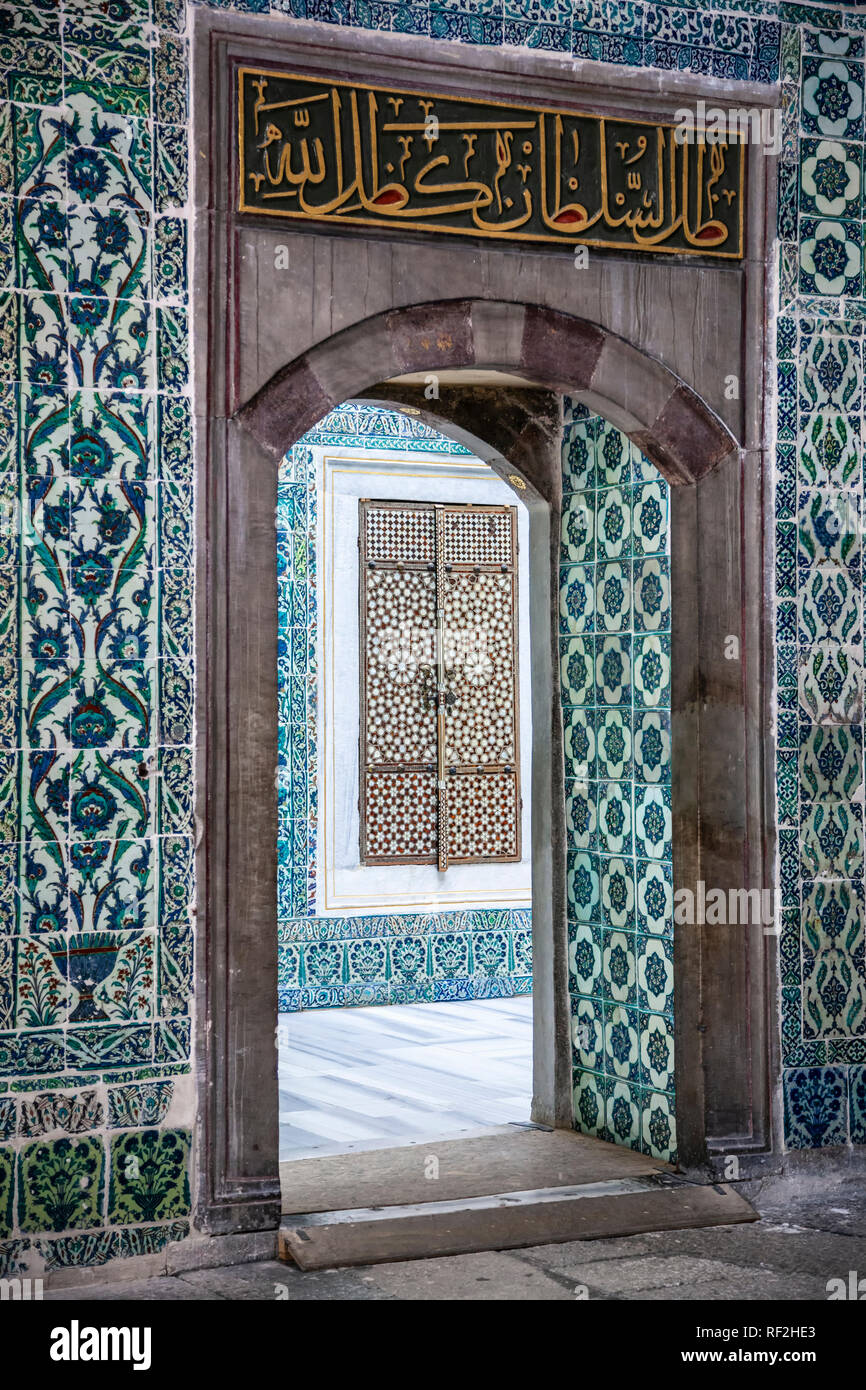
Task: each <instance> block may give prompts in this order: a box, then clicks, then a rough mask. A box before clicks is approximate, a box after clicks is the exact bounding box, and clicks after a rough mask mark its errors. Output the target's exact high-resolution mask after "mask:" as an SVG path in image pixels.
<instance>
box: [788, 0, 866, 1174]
mask: <svg viewBox="0 0 866 1390" xmlns="http://www.w3.org/2000/svg"><path fill="white" fill-rule="evenodd" d="M842 22H845V23H848V24H851V25H855V24H856V26H857V32H856V33H850V32H848V33H846V32H843V31H842V30H841V29H840V27H839V26H840V23H842ZM864 41H866V15H859V16H857V17H856V18H855V17H853V16H848V17H847V18H846V19H845V20H844V21H842V20H841V19H840V18H839V17H837V18H836V22H835V24H834V31H833V32H832V33H826V32H819V31H815V30H813V29H810V28H805V27H804V28H802V29H799V30H798V29H795V28H790V29H786V30H785V31H784V36H783V47H782V77H783V83H784V86H783V91H784V94H785V108H786V111H787V113H788V121H787V129H786V139H785V147H784V151H783V164H782V178H781V199H780V209H779V213H780V233H781V236H782V238H783V244H782V249H781V285H780V296H781V304H780V307H781V310H782V313H781V316H780V318H779V320H778V324H777V331H778V332H777V336H778V342H777V352H778V359H779V361H778V444H777V451H776V453H777V466H776V518H777V521H776V599H777V604H776V615H777V616H776V637H777V652H776V656H777V678H778V703H779V717H778V763H777V789H778V815H779V840H780V866H781V885H782V892H783V903H784V909H785V911H784V922H783V930H782V938H781V943H780V944H781V959H782V1049H783V1066H784V1071H783V1082H784V1097H785V1129H786V1135H787V1140H788V1143H789V1144H790V1145H792V1146H794V1147H801V1148H812V1147H817V1146H824V1145H831V1144H844V1143H845V1142H846V1141H848V1140H849V1139H850V1140H851V1141H852V1142H853V1143H860V1144H862V1143H866V1067H864V1065H863V1064H864V1062H866V954H864V940H866V923H864V900H863V846H864V838H863V585H862V574H863V554H862V552H863V545H862V525H863V520H864V508H863V446H862V438H863V435H862V426H863V365H864V364H863V341H864V339H863V334H864V326H866V299H864V294H866V284H864V278H863V257H862V250H863V215H864V204H863V169H864V116H863V104H864V51H866V49H864Z"/></svg>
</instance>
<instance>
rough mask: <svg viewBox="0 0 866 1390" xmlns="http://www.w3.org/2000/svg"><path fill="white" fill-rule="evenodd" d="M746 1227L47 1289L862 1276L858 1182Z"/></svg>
mask: <svg viewBox="0 0 866 1390" xmlns="http://www.w3.org/2000/svg"><path fill="white" fill-rule="evenodd" d="M752 1201H753V1203H754V1204H755V1205H756V1207H757V1208H758V1210H759V1211H761V1213H762V1219H761V1221H759V1222H755V1223H754V1224H752V1225H746V1226H716V1227H712V1228H710V1229H706V1230H697V1231H695V1230H693V1231H666V1232H659V1233H655V1234H651V1235H638V1236H628V1237H624V1238H621V1239H617V1240H592V1241H571V1242H568V1243H566V1244H562V1245H543V1246H535V1247H533V1248H531V1249H527V1250H514V1251H490V1252H485V1253H483V1254H477V1255H455V1256H450V1257H446V1258H440V1259H431V1260H414V1261H411V1262H408V1263H401V1264H382V1265H373V1266H366V1267H359V1268H355V1269H337V1270H329V1271H326V1272H322V1271H310V1272H307V1273H304V1272H302V1271H301V1270H298V1269H296V1268H294V1267H292V1266H288V1265H283V1264H278V1263H277V1262H276V1261H274V1260H261V1261H257V1262H255V1263H250V1264H240V1265H230V1266H223V1267H221V1268H216V1269H198V1270H194V1271H190V1272H187V1273H183V1274H176V1275H172V1276H163V1277H157V1278H151V1279H146V1280H141V1281H138V1282H127V1283H115V1284H112V1285H109V1284H98V1285H97V1284H92V1285H90V1286H89V1287H87V1288H76V1289H73V1288H64V1289H55V1290H51V1289H50V1288H49V1289H48V1290H47V1291H46V1294H45V1297H46V1299H55V1300H79V1299H86V1300H105V1299H123V1300H142V1301H150V1300H154V1299H193V1300H208V1301H218V1300H228V1301H234V1300H238V1299H240V1300H256V1301H269V1300H276V1299H288V1300H289V1301H297V1300H317V1299H319V1300H401V1301H405V1300H428V1299H431V1300H450V1299H455V1300H530V1301H533V1300H559V1301H562V1300H565V1299H568V1300H574V1299H576V1298H588V1299H589V1300H595V1301H611V1300H613V1301H617V1300H625V1301H634V1300H640V1299H648V1300H654V1301H664V1300H669V1301H677V1302H679V1301H685V1300H700V1301H701V1302H714V1301H715V1302H718V1301H721V1302H724V1301H726V1300H729V1299H744V1298H745V1299H752V1300H758V1301H779V1302H787V1301H799V1300H818V1301H826V1300H827V1281H828V1280H829V1279H836V1278H841V1279H845V1280H847V1279H848V1275H849V1271H851V1270H856V1271H859V1275H860V1277H864V1276H866V1180H857V1181H848V1182H845V1183H842V1184H838V1185H836V1186H831V1185H830V1184H829V1183H828V1184H827V1186H826V1188H825V1189H824V1190H822V1191H820V1192H819V1193H818V1194H817V1195H816V1194H815V1192H814V1190H813V1191H812V1193H811V1195H809V1196H801V1197H792V1196H791V1195H789V1194H788V1193H786V1192H785V1191H784V1190H781V1191H779V1190H776V1192H775V1195H773V1194H772V1193H770V1194H768V1195H766V1196H764V1197H763V1198H762V1196H761V1194H760V1193H758V1194H757V1195H755V1194H754V1193H753V1194H752Z"/></svg>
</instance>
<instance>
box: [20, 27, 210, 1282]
mask: <svg viewBox="0 0 866 1390" xmlns="http://www.w3.org/2000/svg"><path fill="white" fill-rule="evenodd" d="M103 9H104V7H102V6H99V5H96V4H88V3H81V2H78V3H70V4H69V5H67V7H66V9H65V11H63V12H61V11H60V10H59V8H58V7H57V6H56V5H52V4H51V3H47V0H46V2H45V3H38V4H8V5H3V7H2V9H0V74H2V76H0V223H2V225H0V285H2V293H0V456H2V463H0V489H2V499H0V633H2V656H0V660H2V686H0V700H2V711H0V750H2V751H0V769H2V772H0V835H2V841H0V1070H2V1078H3V1079H2V1082H0V1137H2V1138H3V1139H5V1140H7V1141H8V1144H7V1147H5V1148H4V1149H3V1150H2V1158H0V1237H4V1238H5V1239H4V1240H3V1241H2V1242H0V1266H2V1267H3V1269H4V1270H5V1269H7V1268H12V1269H14V1268H15V1266H16V1264H17V1263H18V1262H19V1261H22V1260H23V1261H24V1262H29V1263H31V1264H33V1265H34V1266H35V1267H37V1268H39V1267H41V1265H42V1262H43V1261H44V1266H45V1267H46V1268H49V1269H51V1268H56V1267H58V1266H63V1265H68V1264H82V1263H88V1264H98V1263H102V1262H104V1261H105V1260H106V1259H108V1258H109V1257H111V1256H115V1255H138V1254H143V1253H148V1252H153V1251H158V1250H160V1249H161V1248H162V1247H164V1246H165V1244H166V1243H167V1242H169V1241H174V1240H177V1239H180V1238H182V1237H183V1236H184V1235H185V1234H186V1232H187V1229H188V1222H187V1216H188V1213H189V1210H190V1176H189V1165H190V1146H191V1123H190V1122H191V1118H192V1114H193V1104H192V1102H193V1097H192V1090H191V1078H190V1077H189V1076H188V1072H189V1056H190V1041H191V1038H190V1028H191V993H192V941H191V922H190V917H189V911H188V908H189V904H190V900H191V891H192V882H191V880H192V839H191V835H190V832H191V828H192V827H191V800H192V785H191V743H192V712H193V694H194V687H193V672H192V665H191V656H192V633H191V626H192V617H191V601H192V565H193V555H192V538H191V523H192V469H191V454H190V423H189V420H190V412H189V398H188V395H187V391H188V362H189V352H188V345H187V337H186V332H187V270H186V245H187V208H186V202H187V194H186V181H185V154H186V138H187V134H186V122H187V114H188V113H187V72H186V60H185V49H184V43H183V40H181V39H180V38H178V37H172V38H167V37H163V38H162V39H161V41H160V44H159V46H158V47H156V48H154V47H153V44H152V39H151V37H150V35H149V34H148V32H147V30H146V29H145V27H144V22H145V21H147V20H148V19H149V18H150V14H149V9H148V5H147V3H146V0H145V3H143V4H142V3H140V0H139V3H132V4H129V5H126V6H123V5H120V6H118V7H115V9H114V10H113V12H112V14H113V17H112V19H107V18H106V17H105V14H104V12H103Z"/></svg>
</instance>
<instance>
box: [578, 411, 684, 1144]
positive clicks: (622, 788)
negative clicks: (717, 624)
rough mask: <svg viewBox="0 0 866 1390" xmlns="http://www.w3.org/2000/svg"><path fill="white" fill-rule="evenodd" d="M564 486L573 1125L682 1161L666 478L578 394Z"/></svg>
mask: <svg viewBox="0 0 866 1390" xmlns="http://www.w3.org/2000/svg"><path fill="white" fill-rule="evenodd" d="M562 486H563V500H562V538H561V545H560V570H559V575H560V590H559V592H560V622H559V630H560V639H559V645H560V673H561V691H562V712H563V723H564V731H565V776H566V782H565V788H566V833H567V837H568V870H567V898H568V934H569V989H570V994H571V1013H572V1045H573V1063H574V1115H575V1124H576V1126H577V1128H578V1129H580V1130H582V1131H583V1132H584V1133H587V1134H595V1135H598V1136H599V1137H600V1138H602V1139H608V1140H612V1141H613V1142H614V1143H618V1144H625V1145H627V1146H628V1147H630V1148H632V1149H636V1150H640V1151H642V1152H644V1153H651V1154H653V1155H655V1156H656V1157H660V1158H665V1159H668V1160H674V1159H675V1156H676V1116H675V1105H674V1015H673V1010H674V994H673V880H672V844H671V734H670V688H671V672H670V626H671V598H670V559H669V555H670V544H669V526H668V501H669V498H668V492H669V489H668V485H667V483H666V482H665V480H664V479H663V478H662V477H661V475H660V474H659V473H658V472H657V470H656V469H655V468H654V467H653V466H652V464H650V463H649V462H648V460H647V459H645V458H643V457H642V455H641V454H640V452H639V451H638V449H637V448H636V446H635V445H633V444H631V443H630V442H629V440H628V439H627V438H626V437H625V435H623V434H621V433H620V432H619V431H618V430H615V429H614V428H613V426H611V425H609V424H607V423H606V422H605V421H604V420H602V419H600V418H599V417H597V416H589V415H588V414H587V412H586V409H585V407H583V406H579V405H571V403H569V402H568V401H566V411H565V428H564V434H563V442H562Z"/></svg>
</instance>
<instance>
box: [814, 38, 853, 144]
mask: <svg viewBox="0 0 866 1390" xmlns="http://www.w3.org/2000/svg"><path fill="white" fill-rule="evenodd" d="M801 120H802V124H803V129H804V131H806V132H807V133H810V134H811V133H814V134H816V135H825V136H833V137H835V138H836V139H839V140H861V139H862V137H863V65H862V63H859V64H858V63H852V62H843V61H841V60H839V59H836V58H821V57H805V58H804V59H803V95H802V111H801Z"/></svg>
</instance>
